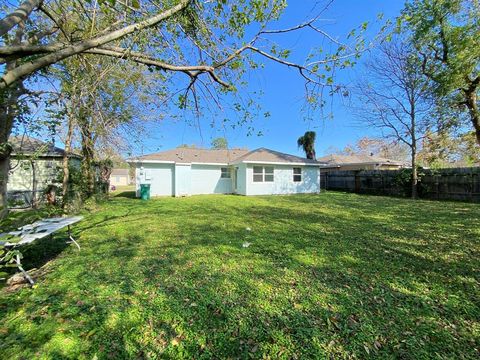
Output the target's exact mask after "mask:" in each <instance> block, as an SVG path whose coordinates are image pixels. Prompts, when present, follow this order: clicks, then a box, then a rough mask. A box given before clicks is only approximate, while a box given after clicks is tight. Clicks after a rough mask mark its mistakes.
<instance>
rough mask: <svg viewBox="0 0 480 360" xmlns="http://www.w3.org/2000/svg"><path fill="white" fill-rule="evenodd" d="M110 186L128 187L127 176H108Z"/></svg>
mask: <svg viewBox="0 0 480 360" xmlns="http://www.w3.org/2000/svg"><path fill="white" fill-rule="evenodd" d="M110 185H113V186H126V185H128V176H127V175H110Z"/></svg>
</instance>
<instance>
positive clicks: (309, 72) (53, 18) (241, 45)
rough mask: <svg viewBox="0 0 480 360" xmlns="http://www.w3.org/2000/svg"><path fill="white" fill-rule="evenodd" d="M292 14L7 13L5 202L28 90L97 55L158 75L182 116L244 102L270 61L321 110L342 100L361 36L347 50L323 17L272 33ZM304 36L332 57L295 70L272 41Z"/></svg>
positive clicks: (24, 9)
mask: <svg viewBox="0 0 480 360" xmlns="http://www.w3.org/2000/svg"><path fill="white" fill-rule="evenodd" d="M286 5H287V3H286V1H285V0H273V1H272V0H236V1H225V0H214V1H194V0H175V1H171V0H143V1H118V0H117V1H116V0H98V1H91V0H87V1H76V0H62V1H60V0H43V1H42V0H24V1H22V2H21V3H20V5H19V6H18V8H15V7H14V5H12V4H11V3H8V4H6V5H5V6H4V7H3V8H2V10H4V14H5V16H4V17H3V18H2V19H1V20H0V36H2V38H3V39H4V43H3V44H2V45H0V63H2V64H6V66H4V67H3V68H2V70H3V74H2V76H1V79H0V98H1V104H2V107H3V106H5V107H8V109H3V108H2V109H1V110H2V111H0V113H3V114H9V115H10V117H9V118H8V119H7V120H5V121H4V120H3V119H0V120H2V123H1V127H0V144H2V145H1V146H2V149H6V150H1V153H0V193H1V194H5V184H6V182H7V178H8V157H9V154H8V146H7V145H6V144H7V141H8V137H9V135H10V133H11V129H12V126H13V123H14V122H15V121H16V120H15V119H16V118H18V115H19V114H18V111H17V110H15V109H17V105H16V104H17V103H18V101H17V99H18V98H19V97H20V96H22V94H24V93H25V92H24V91H23V89H24V87H28V86H24V85H25V84H26V85H29V84H30V82H32V80H33V77H36V76H41V77H42V78H44V77H45V78H46V79H47V81H48V82H50V81H51V73H52V67H56V66H58V65H59V64H61V63H62V62H64V61H66V60H67V59H70V58H72V57H75V56H84V55H85V54H93V55H98V56H102V57H109V58H112V59H115V60H116V64H121V63H124V62H130V63H135V64H141V65H143V66H145V68H143V69H144V70H145V71H146V69H148V70H150V71H152V72H154V71H158V73H159V74H162V75H164V79H163V81H162V82H163V84H165V87H164V88H163V90H162V95H163V94H164V93H168V96H169V97H170V98H171V99H170V100H176V101H170V102H171V103H173V102H174V103H176V104H177V105H178V106H179V107H180V108H184V109H188V108H193V109H194V110H195V109H196V110H198V109H199V104H201V100H203V101H204V102H212V101H213V102H214V103H215V104H219V103H220V100H221V96H222V95H224V94H226V93H231V94H236V93H237V91H238V89H237V86H241V84H243V83H244V82H245V79H244V78H243V77H244V74H245V73H246V72H247V71H249V70H255V69H257V68H259V67H260V65H261V63H260V62H261V61H263V60H268V61H273V62H276V63H279V64H282V65H284V66H285V67H287V68H290V69H294V70H296V71H297V72H298V74H299V76H301V77H302V78H303V79H304V81H305V88H306V89H307V94H306V99H307V100H308V102H309V103H310V104H317V103H319V101H318V99H319V98H320V97H321V94H322V90H323V89H324V88H328V89H329V90H330V91H331V92H335V91H338V90H339V89H340V88H339V87H338V86H337V85H336V84H334V81H333V77H332V74H333V73H334V71H335V70H336V68H338V67H342V68H344V67H348V66H351V65H352V64H353V63H354V61H352V60H350V59H355V58H356V57H357V56H358V54H359V53H360V52H361V51H363V50H364V47H365V43H364V39H363V37H362V36H361V34H355V36H353V37H352V40H351V42H352V44H344V43H341V42H339V41H337V40H336V39H333V38H332V37H330V36H328V34H326V33H325V31H323V30H322V29H320V28H319V25H318V23H319V22H320V21H321V20H320V18H319V16H314V17H313V18H312V19H310V20H308V21H306V22H304V23H301V24H297V25H294V26H292V27H290V28H286V29H270V28H269V24H270V23H272V22H273V21H275V20H277V19H279V17H280V15H281V14H282V12H283V10H284V8H285V7H286ZM247 29H248V31H247ZM362 29H364V27H362ZM302 30H305V31H311V32H312V33H313V34H314V35H315V36H318V37H319V43H321V41H320V40H322V42H323V40H326V41H328V42H329V43H330V44H331V46H330V47H329V48H330V49H331V50H332V52H331V53H328V54H327V53H326V52H324V51H323V49H322V48H318V49H314V50H312V52H311V53H310V56H309V57H308V59H307V61H305V62H299V63H296V62H292V61H289V60H288V58H289V56H290V50H289V49H282V48H281V47H280V46H278V45H277V44H275V43H274V41H273V40H274V39H273V38H274V37H276V36H279V35H280V34H285V33H290V32H296V31H302ZM172 74H182V75H183V76H185V81H179V80H178V79H176V81H175V82H173V81H172V82H171V83H168V81H169V76H171V75H172ZM173 96H176V97H177V98H176V99H174V98H173ZM170 102H165V103H170ZM320 103H321V102H320ZM0 115H1V114H0ZM78 125H80V124H78ZM87 132H88V131H87ZM87 136H88V134H87ZM0 200H4V199H1V198H0ZM2 203H3V205H5V203H4V201H2Z"/></svg>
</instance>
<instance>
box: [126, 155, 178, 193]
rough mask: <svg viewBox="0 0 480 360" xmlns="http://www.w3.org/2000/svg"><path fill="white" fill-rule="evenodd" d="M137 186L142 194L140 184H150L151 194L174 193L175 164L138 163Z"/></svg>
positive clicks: (136, 168)
mask: <svg viewBox="0 0 480 360" xmlns="http://www.w3.org/2000/svg"><path fill="white" fill-rule="evenodd" d="M135 179H136V181H135V184H136V185H135V186H136V191H137V196H140V184H150V196H172V195H174V164H148V163H144V164H137V166H136V167H135Z"/></svg>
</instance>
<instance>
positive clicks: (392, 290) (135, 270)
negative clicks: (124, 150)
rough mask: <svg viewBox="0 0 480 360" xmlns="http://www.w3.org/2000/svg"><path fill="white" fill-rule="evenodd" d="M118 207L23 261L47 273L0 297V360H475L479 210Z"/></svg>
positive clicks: (284, 203) (193, 202) (321, 200)
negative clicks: (70, 239) (71, 240)
mask: <svg viewBox="0 0 480 360" xmlns="http://www.w3.org/2000/svg"><path fill="white" fill-rule="evenodd" d="M125 195H127V194H126V193H121V194H118V195H117V197H115V198H113V199H112V200H110V201H108V202H106V203H105V204H104V205H101V206H100V207H99V208H98V209H96V210H95V211H92V212H91V213H90V214H86V218H85V220H84V221H83V222H82V223H80V224H79V225H78V226H76V227H75V233H76V236H77V237H78V239H79V241H80V243H81V245H82V250H81V252H78V251H77V250H76V248H75V247H74V246H68V247H66V246H65V245H64V244H63V242H62V240H61V239H58V238H57V239H55V240H54V241H46V242H44V243H43V244H41V245H38V246H36V247H35V248H32V249H30V250H29V251H28V252H27V254H26V255H27V259H26V262H27V265H29V266H30V267H31V266H40V265H42V264H43V263H45V262H46V261H47V260H48V259H50V261H48V262H46V265H44V269H45V271H44V273H45V274H44V275H42V277H41V278H40V279H38V285H37V286H36V287H35V288H34V289H27V288H25V289H22V290H20V291H16V292H8V291H7V289H6V288H4V289H3V290H0V357H1V358H3V359H17V358H18V359H19V358H22V359H32V358H80V359H94V358H96V359H103V358H106V359H108V358H112V359H117V358H139V359H143V358H148V359H149V358H170V359H177V358H187V359H191V358H197V359H198V358H205V359H209V358H271V359H277V358H283V359H306V358H365V357H376V358H382V359H383V358H402V359H421V358H471V359H474V358H478V357H479V355H480V323H479V322H480V291H479V290H480V284H479V270H480V264H479V262H480V256H479V255H480V254H479V250H480V246H479V239H480V206H479V205H474V204H465V203H453V202H429V201H417V202H413V201H410V200H406V199H396V198H387V197H374V196H360V195H354V194H344V193H325V194H321V195H311V196H310V195H305V196H302V195H298V196H275V197H268V196H262V197H241V196H196V197H189V198H163V199H155V200H151V201H147V202H142V201H141V200H137V199H132V198H129V197H127V196H125ZM247 228H249V229H251V230H250V231H249V230H247ZM244 243H250V245H249V246H248V247H244V246H243V244H244ZM29 261H30V264H28V262H29Z"/></svg>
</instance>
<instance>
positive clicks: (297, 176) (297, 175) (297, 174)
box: [293, 167, 302, 182]
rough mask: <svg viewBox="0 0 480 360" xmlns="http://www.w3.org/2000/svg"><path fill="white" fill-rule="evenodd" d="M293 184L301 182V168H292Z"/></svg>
mask: <svg viewBox="0 0 480 360" xmlns="http://www.w3.org/2000/svg"><path fill="white" fill-rule="evenodd" d="M293 182H302V168H299V167H294V168H293Z"/></svg>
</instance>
